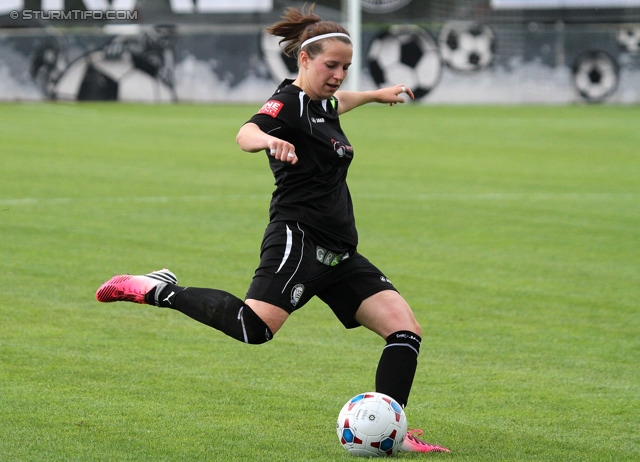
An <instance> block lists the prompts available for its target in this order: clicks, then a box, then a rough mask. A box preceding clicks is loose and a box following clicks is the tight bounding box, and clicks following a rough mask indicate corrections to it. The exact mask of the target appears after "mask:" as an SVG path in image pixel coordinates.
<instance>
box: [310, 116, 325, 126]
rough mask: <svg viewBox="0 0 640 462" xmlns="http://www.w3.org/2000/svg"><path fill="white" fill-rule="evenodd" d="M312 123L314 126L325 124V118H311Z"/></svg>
mask: <svg viewBox="0 0 640 462" xmlns="http://www.w3.org/2000/svg"><path fill="white" fill-rule="evenodd" d="M311 122H313V123H314V124H323V123H324V117H311Z"/></svg>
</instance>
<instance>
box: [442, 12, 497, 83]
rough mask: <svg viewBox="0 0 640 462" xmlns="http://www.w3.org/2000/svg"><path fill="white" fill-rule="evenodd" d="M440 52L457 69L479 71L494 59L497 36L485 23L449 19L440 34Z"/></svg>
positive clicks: (445, 60)
mask: <svg viewBox="0 0 640 462" xmlns="http://www.w3.org/2000/svg"><path fill="white" fill-rule="evenodd" d="M438 45H439V46H440V53H441V54H442V59H443V60H444V62H445V63H447V65H448V66H449V67H451V68H452V69H455V70H457V71H465V72H469V71H478V70H480V69H484V68H485V67H487V66H488V65H489V64H491V62H492V61H493V58H494V56H495V52H496V37H495V34H494V33H493V30H492V29H491V28H490V27H489V26H487V25H484V24H478V23H475V22H469V21H449V22H447V23H445V24H444V26H442V29H441V30H440V34H439V35H438Z"/></svg>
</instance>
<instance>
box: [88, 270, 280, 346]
mask: <svg viewBox="0 0 640 462" xmlns="http://www.w3.org/2000/svg"><path fill="white" fill-rule="evenodd" d="M177 282H178V280H177V278H176V277H175V275H174V274H173V273H172V272H171V271H169V270H167V269H164V270H160V271H154V272H152V273H148V274H145V275H139V276H132V275H120V276H114V277H113V278H111V279H110V280H109V281H107V282H105V283H104V284H102V285H101V286H100V288H99V289H98V291H97V292H96V298H97V299H98V301H101V302H115V301H130V302H134V303H145V304H149V305H155V306H159V307H162V308H172V309H175V310H177V311H180V312H182V313H184V314H186V315H187V316H189V317H191V318H193V319H195V320H197V321H199V322H201V323H203V324H206V325H208V326H210V327H213V328H215V329H218V330H220V331H222V332H223V333H225V334H227V335H228V336H230V337H233V338H235V339H237V340H240V341H241V342H244V343H250V344H260V343H264V342H266V341H268V340H271V338H272V337H273V334H274V332H275V331H277V330H278V329H279V328H280V327H281V326H282V324H283V323H284V321H285V320H286V318H287V317H288V313H287V312H286V311H284V310H282V309H281V308H278V307H276V306H273V305H269V304H259V303H256V304H255V305H256V306H257V308H258V310H259V312H260V314H256V313H255V312H254V311H253V309H252V308H251V306H250V305H249V304H245V303H244V302H243V301H242V300H240V299H239V298H238V297H236V296H234V295H232V294H230V293H228V292H225V291H222V290H217V289H207V288H196V287H181V286H178V285H177ZM261 316H265V319H267V322H265V321H264V320H263V319H262V318H261ZM272 328H273V330H272Z"/></svg>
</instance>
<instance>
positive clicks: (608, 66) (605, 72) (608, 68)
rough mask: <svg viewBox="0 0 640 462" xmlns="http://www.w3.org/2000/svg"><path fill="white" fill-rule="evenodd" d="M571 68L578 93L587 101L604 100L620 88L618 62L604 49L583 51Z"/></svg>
mask: <svg viewBox="0 0 640 462" xmlns="http://www.w3.org/2000/svg"><path fill="white" fill-rule="evenodd" d="M571 70H572V73H573V83H574V85H575V87H576V89H577V90H578V93H580V96H582V97H583V98H584V99H585V100H587V101H591V102H600V101H603V100H605V99H607V98H608V97H609V96H611V95H612V94H613V93H615V91H616V89H617V88H618V82H619V80H620V75H619V74H620V69H619V67H618V63H617V62H616V61H615V59H613V58H612V57H611V56H610V55H609V54H607V53H605V52H604V51H597V50H590V51H585V52H584V53H581V54H580V55H578V57H577V58H576V60H575V62H574V64H573V66H572V69H571Z"/></svg>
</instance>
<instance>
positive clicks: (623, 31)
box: [617, 25, 640, 53]
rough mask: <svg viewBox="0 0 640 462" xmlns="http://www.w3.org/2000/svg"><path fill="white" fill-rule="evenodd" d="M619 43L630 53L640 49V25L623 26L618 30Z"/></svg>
mask: <svg viewBox="0 0 640 462" xmlns="http://www.w3.org/2000/svg"><path fill="white" fill-rule="evenodd" d="M617 39H618V43H619V44H620V45H622V47H623V48H624V49H625V50H626V51H628V52H629V53H637V52H638V51H640V25H635V26H634V25H628V26H623V27H621V28H620V29H619V30H618V34H617Z"/></svg>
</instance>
